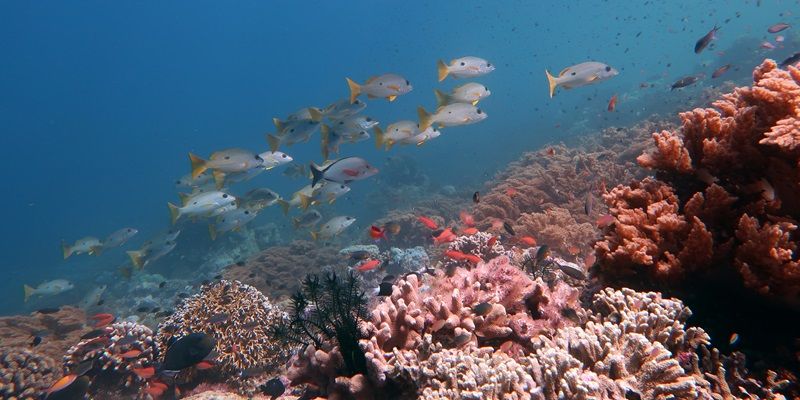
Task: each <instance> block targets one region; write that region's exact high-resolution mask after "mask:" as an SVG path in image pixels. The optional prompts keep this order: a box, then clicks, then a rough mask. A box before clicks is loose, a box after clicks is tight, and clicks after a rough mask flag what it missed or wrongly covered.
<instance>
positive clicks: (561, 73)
mask: <svg viewBox="0 0 800 400" xmlns="http://www.w3.org/2000/svg"><path fill="white" fill-rule="evenodd" d="M570 68H572V67H567V68H564V69H562V70H561V72H559V73H558V76H564V74H566V73H567V71H569V69H570Z"/></svg>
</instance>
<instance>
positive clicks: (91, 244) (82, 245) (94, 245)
mask: <svg viewBox="0 0 800 400" xmlns="http://www.w3.org/2000/svg"><path fill="white" fill-rule="evenodd" d="M102 250H103V243H102V242H101V241H100V239H98V238H96V237H94V236H87V237H85V238H81V239H78V240H76V241H75V243H73V244H72V245H68V244H67V243H65V242H64V241H61V251H62V253H63V254H64V259H65V260H66V259H67V258H69V257H70V256H72V255H73V254H84V253H86V254H89V255H93V256H96V255H98V254H100V252H101V251H102Z"/></svg>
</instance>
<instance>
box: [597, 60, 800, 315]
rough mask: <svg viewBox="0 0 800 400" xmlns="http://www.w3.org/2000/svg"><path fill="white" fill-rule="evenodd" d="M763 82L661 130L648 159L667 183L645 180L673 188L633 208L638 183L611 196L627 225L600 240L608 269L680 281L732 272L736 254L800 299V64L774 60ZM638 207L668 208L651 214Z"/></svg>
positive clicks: (753, 272) (758, 79)
mask: <svg viewBox="0 0 800 400" xmlns="http://www.w3.org/2000/svg"><path fill="white" fill-rule="evenodd" d="M753 81H754V83H753V85H752V86H751V87H741V88H736V89H734V90H733V92H730V93H727V94H724V95H722V96H721V98H720V99H719V100H717V101H715V102H713V104H712V106H713V108H696V109H694V110H692V111H689V112H684V113H681V114H680V118H681V120H682V123H683V125H682V128H681V129H680V130H673V131H669V130H664V131H661V132H657V133H654V134H653V141H654V142H655V145H656V147H655V149H654V150H653V151H651V152H648V153H646V154H643V155H642V156H640V157H639V158H638V161H639V163H640V164H641V165H642V166H644V167H647V168H652V169H655V170H656V171H657V176H658V177H659V178H660V179H661V180H662V181H664V182H665V183H660V182H659V183H656V182H654V181H643V182H642V183H641V184H639V185H640V186H651V187H652V186H655V185H660V186H663V187H665V189H663V190H666V191H669V192H670V196H661V198H659V196H652V197H650V198H644V199H641V200H642V202H641V203H640V204H638V205H631V206H630V207H626V206H625V205H624V204H620V202H621V201H628V200H630V199H629V198H626V193H625V191H626V190H636V189H637V187H636V186H634V185H632V186H631V187H629V188H625V187H620V188H619V189H620V190H618V191H616V193H612V194H610V195H609V196H606V201H607V202H608V204H609V206H610V208H611V211H612V214H614V216H615V217H616V222H617V224H619V226H617V227H615V228H614V229H612V230H610V231H608V232H606V235H605V238H604V240H603V241H601V242H599V243H598V244H597V246H596V250H597V252H598V255H599V256H600V257H599V258H600V261H601V264H602V266H603V268H602V269H601V270H603V271H604V272H606V273H609V274H612V275H617V273H616V272H615V270H616V269H619V270H621V271H622V273H623V274H632V275H635V276H639V277H644V278H652V277H655V278H657V277H659V276H665V275H666V276H670V277H673V278H676V279H673V282H675V281H681V280H688V279H690V278H691V277H693V276H695V275H696V273H698V272H699V273H703V274H714V273H716V274H718V275H719V274H727V273H728V272H727V271H725V270H724V269H723V267H722V266H723V265H725V262H724V261H726V260H729V259H731V258H733V264H734V265H735V266H736V269H737V270H738V276H739V278H738V279H739V281H741V283H742V284H743V285H744V286H745V287H747V288H749V289H751V290H753V291H755V292H756V293H759V294H761V295H763V296H765V297H768V298H770V299H773V300H778V301H780V302H783V303H785V304H789V305H792V306H794V307H798V306H800V296H799V295H798V294H800V279H799V278H800V272H798V262H800V258H799V257H800V255H798V253H797V252H796V251H794V249H796V248H797V245H798V242H800V237H798V235H797V233H796V231H795V229H796V228H795V227H796V226H797V225H798V221H797V216H798V215H800V183H798V182H800V152H799V151H798V150H797V149H798V146H797V143H798V134H797V132H796V127H797V126H798V124H799V123H798V116H800V114H798V110H799V108H798V107H800V70H798V69H797V68H795V67H792V66H789V67H787V69H786V70H782V69H779V68H778V67H777V65H776V63H775V62H774V61H772V60H765V61H764V62H763V63H762V64H761V65H760V66H758V67H757V68H756V69H755V70H754V71H753ZM659 190H661V189H659ZM663 201H666V202H667V204H663ZM637 206H638V207H641V208H645V207H647V208H648V210H649V209H652V208H653V207H658V208H660V209H662V210H664V211H666V213H664V214H662V215H659V214H658V213H652V214H648V215H647V218H645V217H644V216H643V215H642V214H641V213H640V212H637V211H636V210H633V207H637ZM681 212H683V214H682V213H681ZM653 218H657V219H659V221H654V220H653ZM654 222H658V223H654ZM681 254H683V256H682V255H681ZM712 260H722V261H723V262H716V263H712V262H711V261H712ZM721 269H722V270H721Z"/></svg>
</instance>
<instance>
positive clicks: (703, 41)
mask: <svg viewBox="0 0 800 400" xmlns="http://www.w3.org/2000/svg"><path fill="white" fill-rule="evenodd" d="M718 30H719V27H718V26H714V28H713V29H711V30H710V31H708V33H706V34H705V36H703V37H701V38H700V39H698V40H697V43H695V44H694V52H695V54H700V52H701V51H703V49H705V48H706V46H708V44H709V43H711V41H712V40H714V39H716V38H717V31H718Z"/></svg>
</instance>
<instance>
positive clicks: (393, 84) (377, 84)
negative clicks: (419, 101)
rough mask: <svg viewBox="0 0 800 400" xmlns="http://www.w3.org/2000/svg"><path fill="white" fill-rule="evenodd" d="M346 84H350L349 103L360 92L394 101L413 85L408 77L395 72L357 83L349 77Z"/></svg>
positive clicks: (369, 96)
mask: <svg viewBox="0 0 800 400" xmlns="http://www.w3.org/2000/svg"><path fill="white" fill-rule="evenodd" d="M346 79H347V85H348V86H350V103H355V101H356V98H357V97H358V96H359V95H361V94H362V93H364V94H366V95H367V98H370V99H376V98H381V99H387V100H389V101H394V100H395V99H396V98H397V96H400V95H404V94H406V93H408V92H410V91H411V90H412V89H413V87H412V86H411V83H410V82H409V81H408V79H406V78H403V77H402V76H400V75H397V74H383V75H381V76H375V77H372V78H369V79H368V80H367V81H366V82H365V83H363V84H358V83H356V82H355V81H353V80H352V79H350V78H346Z"/></svg>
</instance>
